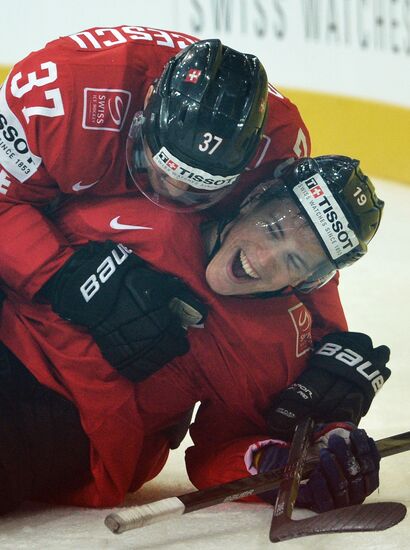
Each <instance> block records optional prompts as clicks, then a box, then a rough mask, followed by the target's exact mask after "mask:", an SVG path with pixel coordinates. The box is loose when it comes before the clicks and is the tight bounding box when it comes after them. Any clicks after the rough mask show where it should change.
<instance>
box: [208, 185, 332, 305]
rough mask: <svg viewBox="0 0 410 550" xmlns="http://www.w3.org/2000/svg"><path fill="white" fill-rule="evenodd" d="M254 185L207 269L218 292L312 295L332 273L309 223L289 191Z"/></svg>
mask: <svg viewBox="0 0 410 550" xmlns="http://www.w3.org/2000/svg"><path fill="white" fill-rule="evenodd" d="M277 183H278V185H279V190H278V191H277V192H273V189H269V190H266V188H265V189H264V187H263V186H262V187H261V186H258V188H257V189H258V191H260V194H259V196H258V193H256V194H254V195H253V196H252V197H251V198H250V199H249V200H248V201H247V202H246V203H245V204H244V205H243V207H242V209H241V213H240V215H239V216H238V217H237V218H235V219H234V220H233V221H232V222H231V223H230V224H229V225H227V226H226V228H225V230H224V233H223V234H222V238H221V247H220V249H219V250H218V252H217V253H216V255H215V256H214V258H213V259H212V260H211V262H210V264H209V265H208V268H207V280H208V283H209V284H210V286H211V287H212V288H213V290H214V291H215V292H217V293H219V294H227V295H236V294H237V295H240V294H242V295H243V294H255V293H260V292H272V291H278V290H281V289H283V288H286V287H289V286H291V287H294V288H297V289H300V290H302V291H305V292H306V291H310V290H313V288H316V287H317V286H321V285H322V284H324V282H327V280H329V278H330V277H332V276H333V275H334V273H335V266H334V264H333V263H332V262H331V261H330V260H329V258H328V256H327V254H326V252H325V251H324V249H323V244H322V242H321V241H320V240H319V239H318V237H317V235H316V233H315V231H314V230H313V229H312V227H311V223H310V222H309V221H308V220H307V218H306V214H305V213H304V211H303V209H302V208H301V207H300V206H299V205H297V204H296V202H295V201H294V199H293V198H292V195H291V194H290V193H289V192H288V190H287V189H286V188H285V187H284V186H283V185H281V183H280V182H277Z"/></svg>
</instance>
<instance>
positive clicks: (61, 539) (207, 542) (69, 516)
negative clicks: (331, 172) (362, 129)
mask: <svg viewBox="0 0 410 550" xmlns="http://www.w3.org/2000/svg"><path fill="white" fill-rule="evenodd" d="M377 189H378V194H379V196H380V197H381V198H383V199H384V200H385V201H386V207H385V214H384V219H383V223H382V226H381V228H380V231H379V233H378V235H377V237H376V238H375V241H374V243H372V244H371V248H370V253H369V254H368V255H367V256H366V257H365V258H364V259H362V260H361V261H360V262H359V264H357V265H356V266H353V267H351V268H349V269H347V270H345V271H344V272H343V277H342V286H341V294H342V298H343V301H344V305H345V311H346V315H347V317H348V320H349V323H350V330H356V331H362V332H367V333H368V334H369V335H370V336H372V338H373V342H374V343H375V344H376V345H380V344H387V345H388V346H390V347H391V350H392V355H391V361H390V368H391V370H392V376H391V378H390V380H389V381H388V383H387V384H386V385H385V387H384V388H383V389H382V391H381V392H380V394H378V395H377V397H376V399H375V401H374V402H373V405H372V409H371V412H369V414H368V415H367V416H366V417H365V418H364V420H363V421H362V424H361V426H362V427H364V428H366V429H367V430H368V432H369V433H370V434H371V435H372V436H373V437H374V438H375V439H379V438H382V437H386V436H388V435H392V434H396V433H400V432H404V431H407V430H409V428H410V403H409V390H410V365H409V364H408V363H409V361H408V347H407V346H408V344H409V341H410V332H409V326H410V325H408V324H407V323H408V317H409V313H410V303H409V297H408V292H409V276H410V264H409V262H410V259H409V256H410V249H409V243H410V229H409V227H410V224H409V210H410V206H409V203H410V186H405V185H401V184H396V183H391V182H377ZM185 443H186V445H185V446H187V445H189V441H188V440H186V441H185ZM190 490H192V485H191V484H190V482H189V480H188V479H187V477H186V474H185V471H184V447H181V448H180V449H178V450H177V451H174V452H173V454H172V455H171V457H170V460H169V462H168V464H167V466H166V468H165V469H164V471H163V472H162V473H161V474H160V476H158V478H156V479H155V480H154V481H152V482H151V483H148V484H147V485H146V486H145V487H144V488H143V489H142V490H141V491H140V492H139V493H138V494H137V495H133V497H132V502H133V503H141V504H142V503H145V502H150V501H153V500H156V499H159V498H164V497H167V496H172V495H178V494H182V493H184V492H187V491H190ZM383 500H392V501H400V502H403V503H404V504H406V505H407V506H410V452H409V453H403V454H401V455H396V456H393V457H389V458H386V459H384V460H383V461H382V464H381V484H380V489H379V492H378V493H377V494H374V495H372V496H371V497H369V499H368V502H376V501H383ZM108 512H109V510H92V509H78V508H64V507H59V508H53V509H50V508H47V507H44V506H40V505H34V504H33V505H27V506H25V507H24V508H23V509H21V510H20V511H19V512H17V513H14V514H12V515H9V516H7V517H3V518H0V548H1V549H2V550H3V549H12V550H17V549H23V548H24V549H30V550H34V549H36V550H37V549H38V550H40V549H41V550H44V549H56V550H57V549H58V550H66V549H70V550H100V549H115V550H116V549H124V550H125V549H136V550H140V549H147V548H152V549H157V548H158V549H160V548H164V549H167V550H168V549H169V550H171V549H172V550H185V549H186V550H191V549H195V550H202V549H203V550H216V549H224V550H228V549H229V550H230V549H233V548H235V549H239V548H240V549H246V550H253V549H260V548H270V547H271V543H270V542H269V538H268V533H269V525H270V519H271V515H272V509H271V507H270V506H268V505H264V504H259V505H251V504H240V503H230V504H223V505H219V506H215V507H211V508H207V509H205V510H202V511H198V512H194V513H192V514H188V515H186V516H182V517H180V518H179V519H177V520H172V521H168V522H164V523H159V524H156V525H151V526H148V527H144V528H142V529H139V530H134V531H128V532H126V533H124V534H122V535H113V534H112V533H111V532H110V531H109V530H108V529H107V528H106V527H105V526H104V521H103V520H104V518H105V516H106V515H107V513H108ZM300 514H301V512H298V515H297V516H295V517H301V515H300ZM409 537H410V516H409V515H407V517H406V518H405V519H404V521H402V522H401V523H400V524H399V525H397V526H395V527H393V528H391V529H389V530H387V531H382V532H379V533H353V534H352V533H346V534H337V535H316V536H312V537H308V538H305V539H296V540H293V541H287V542H282V543H279V544H280V546H281V547H283V548H289V549H291V548H292V549H300V548H303V549H304V550H309V549H315V550H322V549H323V550H324V549H326V550H328V549H329V548H331V549H332V550H346V548H353V547H354V548H357V549H361V550H362V549H364V550H366V549H369V550H370V549H372V550H375V549H383V550H387V549H395V550H396V549H401V550H404V549H407V548H409V546H410V543H409Z"/></svg>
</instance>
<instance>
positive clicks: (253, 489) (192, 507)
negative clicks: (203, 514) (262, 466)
mask: <svg viewBox="0 0 410 550" xmlns="http://www.w3.org/2000/svg"><path fill="white" fill-rule="evenodd" d="M376 445H377V448H378V450H379V453H380V456H381V457H382V458H385V457H387V456H391V455H393V454H397V453H402V452H405V451H409V450H410V432H404V433H401V434H397V435H393V436H390V437H386V438H384V439H379V440H378V441H376ZM314 467H315V464H312V463H307V464H305V467H304V468H303V475H302V478H303V479H305V478H306V477H308V475H309V474H310V473H311V472H312V470H313V469H314ZM283 474H284V468H277V469H276V470H272V471H271V472H267V473H265V474H255V475H253V476H252V477H244V478H241V479H237V480H235V481H231V482H229V483H222V484H221V485H217V486H215V487H210V488H209V489H202V490H200V491H194V492H193V493H186V494H185V495H180V496H179V497H178V498H179V499H180V500H181V502H183V504H184V505H185V512H184V513H185V514H186V513H188V512H194V511H196V510H200V509H202V508H206V507H208V506H214V505H215V504H221V503H222V502H230V501H233V500H238V499H240V498H244V497H245V496H251V495H255V494H258V493H262V492H264V491H270V490H272V489H277V488H278V487H279V484H280V481H281V480H282V478H283Z"/></svg>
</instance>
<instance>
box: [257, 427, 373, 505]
mask: <svg viewBox="0 0 410 550" xmlns="http://www.w3.org/2000/svg"><path fill="white" fill-rule="evenodd" d="M350 430H351V431H350ZM261 445H264V446H262V448H261ZM289 446H290V445H289V444H288V443H286V442H283V441H271V442H262V444H261V443H258V444H256V445H255V446H254V451H252V448H251V449H250V451H251V452H253V456H252V463H251V465H250V459H249V455H250V452H249V451H248V453H247V459H248V460H247V467H248V470H249V471H250V473H265V472H269V471H271V470H274V469H276V468H280V467H284V466H285V465H286V464H287V460H288V455H289ZM307 460H308V461H310V460H317V461H318V464H317V466H316V467H315V469H314V470H313V471H312V472H311V474H309V478H308V480H307V481H305V482H302V484H301V485H300V487H299V493H298V497H297V499H296V506H299V507H300V508H309V509H311V510H314V511H315V512H327V511H328V510H333V509H334V508H341V507H344V506H350V505H353V504H361V503H362V502H363V501H364V500H365V498H366V497H367V496H369V495H370V494H371V493H373V491H375V490H376V489H377V487H378V486H379V465H380V455H379V452H378V450H377V447H376V444H375V442H374V441H373V439H372V438H371V437H368V435H367V433H366V432H365V431H364V430H361V429H357V428H354V427H353V426H349V425H347V424H345V425H340V426H339V427H336V425H331V424H329V425H325V426H323V425H322V429H321V430H320V432H317V433H316V436H315V443H314V445H312V447H311V448H310V449H309V452H308V458H307ZM259 496H260V497H261V498H262V499H263V500H265V501H267V502H269V503H271V504H274V503H275V500H276V496H277V490H274V491H267V492H265V493H262V494H260V495H259Z"/></svg>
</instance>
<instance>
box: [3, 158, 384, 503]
mask: <svg viewBox="0 0 410 550" xmlns="http://www.w3.org/2000/svg"><path fill="white" fill-rule="evenodd" d="M382 207H383V203H382V202H381V201H380V200H379V199H378V198H377V197H376V195H375V192H374V188H373V186H372V184H371V182H370V181H369V180H368V178H366V177H365V176H364V175H363V173H362V172H361V170H360V168H359V166H358V162H357V161H353V160H352V159H349V158H346V157H320V158H318V159H316V160H312V159H305V160H300V161H298V162H297V163H296V164H295V165H294V166H292V167H290V168H288V170H287V171H285V173H284V175H283V177H282V178H281V179H280V180H274V181H268V182H266V183H263V184H261V185H260V186H258V187H257V188H256V189H255V190H254V192H253V193H251V194H250V195H248V197H247V198H246V199H245V201H244V202H243V203H242V205H241V208H240V209H239V211H238V210H236V212H231V213H229V214H228V213H226V214H225V216H224V217H223V218H219V219H217V220H215V221H211V220H210V219H209V217H208V216H207V217H205V216H204V215H203V214H201V213H198V214H194V215H192V214H183V213H176V212H173V211H168V210H164V209H160V208H158V207H157V206H156V205H155V204H154V203H153V202H150V201H147V200H146V199H145V198H143V197H141V198H135V197H134V198H132V199H131V198H127V197H112V198H111V200H109V201H107V200H104V199H103V198H90V199H89V200H75V201H68V202H67V203H66V204H65V205H63V206H62V207H61V208H60V210H59V211H58V212H57V214H56V216H55V219H54V222H55V224H56V226H57V227H58V230H59V231H61V233H62V234H64V235H65V237H66V238H67V240H68V242H69V243H70V245H71V246H72V247H73V248H74V249H75V250H76V252H75V253H74V255H73V260H72V262H71V263H70V264H68V266H65V267H63V269H62V270H60V271H59V272H58V273H57V274H56V275H55V276H54V277H53V279H52V283H51V284H48V285H46V287H45V288H44V289H43V293H42V297H43V300H44V301H45V302H48V301H49V302H51V304H52V308H53V309H54V311H53V310H52V309H51V307H50V306H49V304H48V303H43V304H33V302H32V301H30V300H25V299H24V298H21V297H14V298H13V299H10V300H6V302H5V303H4V306H3V310H2V313H1V318H0V331H1V335H2V340H3V342H4V344H5V346H7V348H8V349H6V350H5V353H6V355H7V360H8V361H11V360H13V371H12V374H10V372H9V373H7V372H6V375H5V376H4V380H5V382H4V384H3V386H2V387H3V390H2V391H3V392H5V393H6V395H9V393H11V392H9V386H10V385H11V386H12V387H13V388H14V393H12V395H13V398H12V402H10V399H11V398H9V400H8V402H7V399H6V400H5V402H6V403H8V405H7V407H8V409H7V410H6V411H5V413H4V414H3V415H2V425H1V428H2V432H4V435H3V436H2V437H3V440H6V441H8V442H11V443H12V444H10V445H8V446H6V447H5V448H4V450H3V451H2V454H1V456H0V464H1V466H2V470H3V471H4V472H7V474H8V475H6V476H3V477H0V481H1V483H2V485H1V490H2V493H3V494H4V495H6V497H5V499H4V500H3V502H7V503H8V504H10V503H11V502H16V503H17V502H18V501H19V500H22V499H25V498H30V497H31V498H33V497H36V498H43V499H44V498H45V499H48V500H54V501H58V502H64V503H71V504H80V505H87V506H110V505H115V504H118V503H120V502H122V501H123V499H124V496H125V494H126V493H127V492H128V491H132V490H136V489H137V488H138V487H140V486H141V485H142V484H143V483H145V482H146V481H148V480H149V479H152V478H153V477H154V476H155V475H156V474H157V473H158V472H159V471H160V470H161V468H162V467H163V465H164V463H165V461H166V458H167V455H168V452H169V448H170V446H171V447H172V446H173V445H174V442H173V437H174V435H173V426H175V425H176V424H178V422H179V421H180V420H182V419H183V418H184V417H185V415H186V413H187V411H189V410H190V409H191V408H192V407H193V406H194V405H195V403H197V402H200V403H201V405H200V407H199V411H198V414H197V416H196V419H195V423H194V424H193V426H192V428H191V435H192V439H193V442H194V446H193V447H191V448H190V449H188V452H187V457H186V463H187V470H188V473H189V476H190V478H191V480H192V481H193V483H194V484H195V485H196V486H198V487H204V486H209V485H212V484H215V483H219V482H222V481H227V480H230V479H235V478H239V477H243V476H244V475H246V472H247V469H246V468H248V469H249V471H252V468H253V469H255V468H258V467H261V468H262V467H263V468H265V467H267V466H266V465H267V464H268V465H270V466H272V465H274V464H275V463H276V462H277V460H278V456H277V455H278V453H276V452H275V451H276V446H277V445H279V448H280V449H282V448H284V445H283V444H277V442H276V440H277V439H278V438H280V439H284V438H285V439H286V436H285V435H284V430H283V428H284V427H286V428H287V429H288V430H290V424H291V421H297V419H298V417H300V416H301V415H305V414H311V415H313V416H316V418H317V420H322V421H324V422H327V423H328V422H333V421H343V422H344V423H343V427H344V428H346V427H348V426H351V425H357V423H358V422H359V420H360V418H361V416H363V415H364V414H365V413H366V412H367V410H368V408H369V406H370V403H371V401H372V399H373V397H374V394H375V392H376V391H377V389H379V388H380V387H381V385H382V384H383V382H384V380H386V379H387V378H388V376H389V370H388V369H387V367H386V366H385V363H386V362H387V360H388V353H387V351H386V349H385V348H383V347H380V348H373V344H372V342H371V340H370V338H368V337H366V336H365V335H360V334H357V333H349V332H346V329H347V325H346V321H345V318H344V315H343V310H342V307H341V305H340V302H339V298H338V294H337V281H338V279H337V275H336V276H335V275H334V273H335V270H336V269H340V268H342V267H344V266H346V265H349V264H350V263H352V262H354V261H355V260H357V259H359V258H360V257H361V256H362V255H363V254H364V253H365V252H366V250H367V243H368V242H369V241H370V239H371V238H372V237H373V236H374V234H375V232H376V231H377V228H378V225H379V222H380V216H381V211H382ZM106 239H109V240H108V241H107V240H106ZM114 241H116V242H117V243H121V244H115V242H114ZM84 250H87V252H88V253H87V255H86V256H85V257H84V256H83V254H84V252H83V251H84ZM131 250H132V252H131ZM76 256H79V257H80V261H78V262H77V261H76ZM181 281H183V284H182V283H181ZM325 283H326V284H325ZM181 285H182V286H181ZM189 289H190V290H189ZM313 289H315V290H313ZM309 291H310V292H309ZM184 292H185V295H184ZM192 292H193V293H195V296H196V301H195V300H194V299H193V298H192V296H193V294H192ZM175 297H177V298H178V300H177V304H179V306H182V310H183V311H182V313H183V315H182V317H183V318H184V320H185V321H186V320H187V319H188V321H187V322H186V323H185V324H186V325H192V324H196V323H197V321H198V319H197V318H195V319H194V321H193V322H189V317H190V314H192V313H195V311H196V310H198V311H199V316H200V317H201V318H202V320H204V326H201V325H199V326H196V327H195V328H190V329H189V330H188V336H189V341H190V351H189V353H185V355H182V356H181V357H175V358H174V359H173V360H172V361H170V362H169V363H168V364H167V365H166V366H164V367H162V368H161V366H160V363H161V361H160V362H159V363H157V362H156V360H157V356H156V355H155V349H156V343H157V342H159V348H160V350H159V351H158V353H159V355H161V354H162V353H164V350H163V349H161V339H160V338H158V334H160V333H161V329H162V330H163V331H167V327H166V326H165V325H164V324H163V323H165V321H164V319H165V320H167V319H169V314H168V313H167V309H168V310H169V309H171V307H173V305H175V302H174V300H173V298H175ZM185 306H186V307H185ZM177 309H178V308H177ZM206 310H207V315H206ZM175 315H177V314H175ZM193 317H195V316H193ZM205 317H206V318H205ZM136 318H137V319H138V323H139V325H138V326H139V330H138V331H137V332H135V331H134V330H133V329H134V328H135V323H134V321H135V319H136ZM65 319H68V320H69V321H68V322H67V321H66V320H65ZM112 319H114V322H113V323H112V322H111V320H112ZM173 321H174V324H177V320H176V317H174V318H173ZM78 325H80V326H78ZM81 325H83V326H84V328H81ZM90 333H91V335H92V336H93V338H91V337H90ZM94 340H95V341H97V342H98V343H99V345H100V347H98V346H97V345H96V344H95V342H94ZM320 341H323V342H324V345H326V346H327V347H325V350H327V352H325V353H324V352H323V351H322V352H321V351H320V349H319V350H318V351H317V352H316V353H315V354H312V353H311V349H312V345H313V343H317V342H320ZM332 346H333V347H332ZM128 348H130V349H131V350H132V351H133V353H134V352H136V350H137V351H138V354H139V357H140V359H139V360H138V361H137V360H134V361H131V362H130V361H129V357H130V356H131V355H132V354H131V355H130V353H129V349H128ZM342 348H349V350H350V352H351V353H353V359H352V358H351V360H350V362H349V361H346V360H345V361H344V363H342V362H341V360H340V359H339V354H337V355H336V356H335V357H333V355H335V353H333V354H332V352H329V350H333V351H335V350H340V349H342ZM100 349H101V351H102V354H103V356H104V357H105V358H110V359H111V360H110V363H111V364H113V365H114V366H115V369H117V371H115V370H113V369H112V367H111V366H110V363H109V362H108V361H106V360H104V358H103V356H102V355H101V351H100ZM142 350H143V353H142ZM10 354H14V358H13V356H10ZM359 357H360V358H361V360H362V361H364V362H366V361H368V364H367V363H366V364H367V369H366V372H365V374H363V373H361V372H359V371H358V370H356V368H355V365H356V364H357V360H358V358H359ZM16 358H18V361H17V364H16ZM23 365H25V366H26V368H27V369H29V370H30V371H31V373H32V375H34V377H35V379H31V380H30V383H29V384H28V385H29V387H30V388H33V387H34V389H31V390H30V391H25V392H22V390H21V389H20V390H19V386H18V384H17V382H16V378H15V376H16V375H15V373H20V372H23V373H24V374H22V375H21V377H22V378H24V377H26V378H27V376H28V373H27V371H26V369H25V367H23ZM341 367H343V368H341ZM318 371H320V372H321V373H322V375H321V376H320V377H319V379H318V380H317V379H316V378H317V377H316V375H317V372H318ZM13 373H14V374H13ZM30 376H31V375H30ZM301 377H304V378H303V379H302V378H301ZM126 378H129V379H131V380H135V381H139V382H138V383H134V382H132V381H131V380H127V379H126ZM8 380H11V382H8ZM36 380H37V381H38V382H40V383H41V385H42V386H40V385H39V384H38V382H37V381H36ZM298 380H300V384H299V382H298ZM293 382H296V383H295V384H293V386H292V385H291V384H292V383H293ZM298 384H299V386H300V387H302V386H303V389H304V392H305V394H304V395H301V393H302V392H301V391H298V390H297V388H298ZM289 385H291V386H290V388H289V389H288V390H285V391H284V392H283V391H282V390H284V389H285V388H287V387H288V386H289ZM16 386H17V390H16V389H15V388H16ZM39 386H40V388H41V389H39ZM43 386H46V387H47V388H48V389H46V388H44V387H43ZM22 387H24V384H22ZM295 387H296V391H295ZM300 387H299V390H300ZM50 390H51V391H50ZM16 394H17V397H16ZM36 394H40V396H41V399H37V398H36ZM275 400H276V401H275ZM3 401H4V400H3ZM60 401H61V402H62V404H61V403H60ZM70 402H71V403H73V404H74V405H75V409H77V410H78V413H79V417H80V420H81V427H80V422H79V419H78V417H77V416H76V415H77V413H76V410H75V409H74V408H73V406H72V405H71V404H70ZM301 403H302V406H301ZM70 406H71V408H70ZM3 407H4V408H6V407H5V406H4V405H3ZM54 408H57V409H58V410H59V411H60V413H59V415H58V416H57V417H55V415H53V414H52V411H53V410H54ZM33 410H34V412H33ZM286 410H287V411H289V415H288V416H286V415H284V412H286ZM318 411H319V413H318ZM6 413H7V414H6ZM281 415H282V418H281V419H279V421H278V417H279V418H280V416H281ZM10 416H11V418H12V422H8V420H7V419H8V418H10ZM346 422H348V423H349V424H346ZM27 430H28V431H29V434H28V435H27V436H26V437H25V439H24V441H22V438H21V436H20V435H19V434H21V433H25V432H26V431H27ZM352 433H353V434H356V435H355V437H356V436H357V430H353V432H352ZM16 434H17V435H16ZM359 435H360V434H359ZM272 437H273V438H274V440H273V441H269V439H270V438H272ZM266 441H268V443H267V444H266ZM338 441H339V440H338ZM358 441H359V443H360V445H358V447H357V448H354V447H353V451H351V450H349V449H350V447H348V446H347V445H346V444H345V443H344V442H343V441H342V444H341V445H340V441H339V444H338V445H336V447H337V449H338V450H337V451H336V452H332V453H330V455H331V463H332V465H333V466H334V468H333V470H332V472H334V471H337V472H338V473H337V476H336V479H335V481H334V477H335V476H334V475H333V474H332V475H333V477H331V480H330V481H331V483H330V493H331V495H334V494H336V497H335V499H334V501H332V502H331V503H330V504H329V503H328V504H327V506H337V505H340V503H341V502H344V503H346V494H344V496H343V498H342V497H340V495H339V492H340V491H339V492H338V489H339V486H341V487H342V488H344V493H346V491H347V488H348V489H350V488H351V486H353V488H356V489H355V493H354V497H353V500H354V501H355V502H357V501H359V500H363V499H364V498H365V496H366V495H367V494H369V492H371V491H372V490H374V488H375V486H377V470H378V464H377V453H376V454H375V451H374V449H372V447H371V444H370V443H369V439H368V438H367V436H365V435H363V434H361V435H360V437H359V438H358ZM260 442H265V443H264V445H265V446H264V447H263V449H262V451H263V450H264V449H270V450H271V451H270V452H269V453H268V452H267V451H264V452H263V456H260V455H261V453H260V450H261V446H262V444H261V443H260ZM272 449H273V450H272ZM75 450H76V451H77V452H75ZM254 451H255V452H254ZM349 453H350V454H349ZM352 454H355V456H356V457H357V461H358V463H360V465H361V466H362V470H360V467H359V466H357V468H356V473H355V474H353V473H352V472H351V469H350V470H349V469H348V464H350V465H351V464H352V460H351V455H352ZM253 455H255V460H254V459H253V458H254V457H253ZM341 455H343V456H341ZM56 456H58V457H60V460H56ZM16 457H18V460H16ZM279 458H280V459H282V458H283V456H282V454H281V456H280V457H279ZM349 460H350V461H349ZM27 461H30V468H28V467H25V465H26V464H27ZM347 463H348V464H347ZM338 465H340V467H339V466H338ZM322 466H323V465H322ZM323 468H325V470H326V472H327V471H328V470H327V469H326V465H325V466H323ZM23 469H24V476H22V475H21V471H22V470H23ZM346 469H347V470H346ZM318 479H319V482H320V483H321V484H322V485H321V487H322V488H321V491H323V484H326V475H324V474H323V471H319V472H317V473H316V481H315V483H318V481H317V480H318ZM333 482H334V483H333ZM356 482H360V483H359V484H357V483H356ZM334 485H336V487H334ZM307 487H308V489H307V490H309V491H310V490H312V486H311V485H309V484H308V485H307ZM328 492H329V488H328ZM7 495H9V496H7ZM10 495H11V496H10ZM304 496H305V500H304V504H305V505H306V504H307V502H308V499H307V497H306V495H304Z"/></svg>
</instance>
